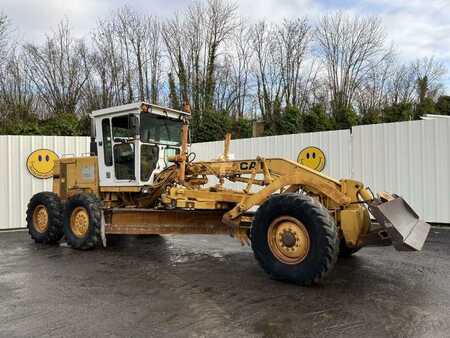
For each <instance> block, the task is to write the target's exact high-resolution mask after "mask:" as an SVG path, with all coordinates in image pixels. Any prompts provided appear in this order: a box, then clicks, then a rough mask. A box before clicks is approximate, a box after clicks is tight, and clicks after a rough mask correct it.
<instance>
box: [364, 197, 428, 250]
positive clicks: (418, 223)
mask: <svg viewBox="0 0 450 338" xmlns="http://www.w3.org/2000/svg"><path fill="white" fill-rule="evenodd" d="M382 196H383V197H384V198H383V199H382V198H377V199H374V200H373V201H372V202H369V203H368V206H369V211H370V213H371V214H372V215H373V216H374V217H375V219H376V220H377V222H378V223H379V224H380V225H382V226H383V228H384V229H385V230H386V232H387V233H388V234H389V237H390V238H391V241H392V245H393V246H394V248H395V249H397V250H399V251H419V250H422V247H423V244H424V243H425V240H426V239H427V236H428V233H429V231H430V225H429V224H428V223H426V222H424V221H423V220H421V219H420V217H419V216H418V215H417V214H416V212H415V211H414V210H413V209H412V208H411V206H410V205H409V204H408V203H406V201H405V200H404V199H403V198H401V197H400V196H396V195H393V196H390V195H388V194H383V195H382ZM385 196H389V197H388V198H386V197H385Z"/></svg>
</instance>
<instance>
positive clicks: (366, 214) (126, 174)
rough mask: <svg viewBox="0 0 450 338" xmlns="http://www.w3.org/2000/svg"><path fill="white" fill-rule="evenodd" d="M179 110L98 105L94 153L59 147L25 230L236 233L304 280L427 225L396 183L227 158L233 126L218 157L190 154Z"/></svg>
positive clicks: (265, 264)
mask: <svg viewBox="0 0 450 338" xmlns="http://www.w3.org/2000/svg"><path fill="white" fill-rule="evenodd" d="M183 110H184V111H179V110H174V109H169V108H164V107H160V106H157V105H154V104H149V103H145V102H139V103H135V104H128V105H123V106H119V107H113V108H108V109H102V110H98V111H94V112H93V113H92V115H91V117H92V127H93V128H92V135H91V156H86V157H74V158H67V157H64V158H61V159H59V160H58V161H57V162H56V164H55V169H54V173H53V192H41V193H38V194H36V195H34V196H33V197H32V198H31V201H30V203H29V205H28V210H27V224H28V229H29V232H30V234H31V237H32V238H33V239H34V240H35V241H36V242H39V243H49V244H50V243H56V242H58V241H59V240H61V238H62V237H63V236H65V238H66V240H67V243H68V244H69V245H70V246H71V247H73V248H75V249H82V250H85V249H92V248H95V247H99V246H101V245H106V240H107V237H108V235H111V234H130V235H150V234H160V235H161V234H162V235H164V234H231V235H232V236H233V237H235V238H237V239H239V240H240V241H241V242H242V243H251V246H252V249H253V251H254V254H255V257H256V259H257V261H258V262H259V264H260V265H261V267H262V268H263V269H264V270H265V271H266V272H267V273H268V274H269V275H270V276H271V277H272V278H275V279H280V280H286V281H290V282H294V283H298V284H302V285H310V284H312V283H316V282H318V281H320V280H321V279H322V278H323V277H324V276H325V275H326V273H327V272H329V271H330V270H331V269H332V267H333V265H334V264H335V262H336V261H337V258H338V256H348V255H351V254H353V253H354V252H356V251H357V250H359V249H360V248H362V247H363V246H368V245H394V247H395V248H396V249H399V250H404V249H406V250H421V249H422V246H423V244H424V242H425V240H426V237H427V235H428V232H429V228H430V226H429V225H428V224H427V223H425V222H424V221H422V220H420V218H419V217H418V216H417V214H416V213H415V212H414V211H413V210H412V209H411V207H410V206H409V205H408V204H407V203H406V202H405V201H404V200H403V199H402V198H401V197H399V196H397V195H394V194H388V193H379V194H378V195H375V194H373V193H372V192H371V190H370V189H368V188H366V187H365V186H364V185H363V184H362V183H361V182H358V181H355V180H351V179H342V180H336V179H334V178H331V177H328V176H326V175H324V174H321V173H319V172H317V171H314V170H312V169H309V168H308V167H305V166H302V165H301V164H299V163H296V162H294V161H290V160H287V159H282V158H263V157H257V158H253V159H243V160H231V159H230V155H229V148H230V137H229V135H227V137H226V139H225V142H224V153H223V155H221V156H220V157H219V158H218V159H215V160H211V161H195V154H194V153H189V144H188V141H189V131H188V122H189V119H190V109H189V105H185V107H184V109H183ZM229 182H233V184H229ZM230 185H233V186H234V187H235V188H234V189H230V188H229V186H230ZM236 187H237V188H236ZM371 217H373V218H374V219H375V220H374V221H372V220H371Z"/></svg>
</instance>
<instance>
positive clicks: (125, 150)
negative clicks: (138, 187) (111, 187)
mask: <svg viewBox="0 0 450 338" xmlns="http://www.w3.org/2000/svg"><path fill="white" fill-rule="evenodd" d="M114 172H115V174H116V178H117V179H118V180H135V179H136V178H135V175H134V144H133V143H120V144H116V145H114Z"/></svg>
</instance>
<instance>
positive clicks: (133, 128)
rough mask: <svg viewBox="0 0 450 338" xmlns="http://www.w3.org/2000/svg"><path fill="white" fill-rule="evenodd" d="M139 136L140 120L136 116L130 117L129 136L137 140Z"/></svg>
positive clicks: (131, 115)
mask: <svg viewBox="0 0 450 338" xmlns="http://www.w3.org/2000/svg"><path fill="white" fill-rule="evenodd" d="M138 135H139V119H138V118H137V116H136V115H134V114H129V115H128V136H129V137H131V138H136V137H137V136H138Z"/></svg>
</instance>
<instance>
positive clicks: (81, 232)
mask: <svg viewBox="0 0 450 338" xmlns="http://www.w3.org/2000/svg"><path fill="white" fill-rule="evenodd" d="M70 229H71V230H72V233H73V234H74V235H75V236H77V237H79V238H83V237H84V236H86V234H87V232H88V229H89V214H88V212H87V210H86V209H85V208H84V207H77V208H75V209H74V210H73V211H72V215H70Z"/></svg>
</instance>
